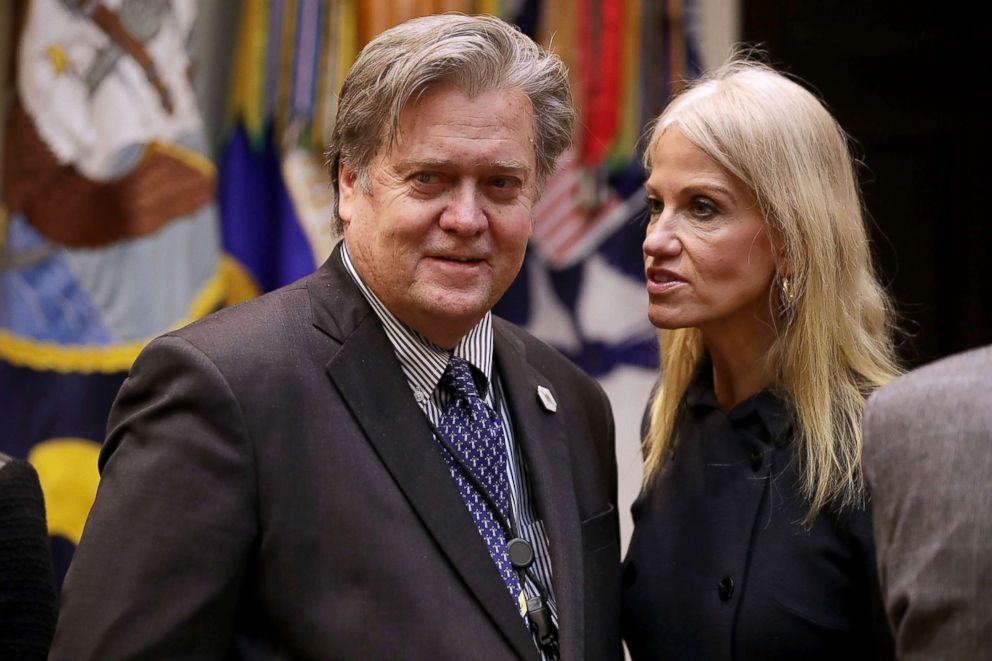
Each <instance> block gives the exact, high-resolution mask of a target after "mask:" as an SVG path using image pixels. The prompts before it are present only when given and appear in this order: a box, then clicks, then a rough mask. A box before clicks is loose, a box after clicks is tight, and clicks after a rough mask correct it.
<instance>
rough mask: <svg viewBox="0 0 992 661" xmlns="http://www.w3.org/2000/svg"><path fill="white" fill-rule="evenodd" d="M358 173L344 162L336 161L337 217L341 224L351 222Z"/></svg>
mask: <svg viewBox="0 0 992 661" xmlns="http://www.w3.org/2000/svg"><path fill="white" fill-rule="evenodd" d="M357 189H358V173H357V172H355V170H353V169H352V168H351V167H349V166H348V165H347V164H345V163H344V161H342V162H340V163H338V218H340V219H341V223H342V224H343V225H347V224H348V223H350V222H351V216H352V212H353V211H354V206H355V196H356V195H358V190H357Z"/></svg>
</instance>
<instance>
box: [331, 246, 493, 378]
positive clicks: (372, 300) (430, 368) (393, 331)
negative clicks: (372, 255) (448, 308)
mask: <svg viewBox="0 0 992 661" xmlns="http://www.w3.org/2000/svg"><path fill="white" fill-rule="evenodd" d="M341 261H342V262H343V263H344V267H345V270H346V271H348V273H349V275H351V277H352V279H353V280H354V281H355V284H356V285H357V286H358V289H359V291H361V292H362V295H363V296H365V299H366V300H367V301H368V302H369V305H370V306H371V307H372V310H373V311H374V312H375V314H376V316H377V317H378V318H379V321H380V322H381V323H382V327H383V329H384V330H385V331H386V336H387V337H388V338H389V342H390V344H392V345H393V350H394V351H395V352H396V357H397V358H398V359H399V361H400V365H401V367H402V368H403V372H404V374H406V376H407V380H408V381H409V382H410V387H411V388H412V389H413V391H414V392H415V393H416V392H417V391H418V390H420V391H423V392H426V393H432V392H434V389H435V388H437V384H438V382H439V381H440V380H441V375H442V374H443V373H444V369H445V368H446V367H447V366H448V359H449V358H450V357H451V356H452V355H454V356H458V357H459V358H464V359H465V360H467V361H468V362H469V364H471V365H472V366H473V367H474V368H475V369H476V370H478V372H479V373H480V374H482V375H483V376H484V377H485V384H484V387H485V388H484V389H483V392H482V395H483V397H485V394H486V393H485V389H487V388H488V387H489V384H490V383H492V367H493V322H492V313H491V312H486V314H485V316H483V317H482V319H480V320H479V323H477V324H476V325H475V326H473V327H472V328H471V329H470V330H469V331H468V333H466V334H465V336H464V337H462V339H460V340H459V341H458V344H456V345H455V348H454V349H453V350H452V351H450V352H449V351H447V350H446V349H443V348H441V347H439V346H437V345H436V344H434V343H433V342H431V341H430V340H428V339H427V338H426V337H424V336H423V335H421V334H420V333H418V332H417V331H415V330H413V329H412V328H410V327H409V326H407V325H406V324H404V323H403V322H402V321H400V320H399V319H397V318H396V316H395V315H394V314H393V313H392V312H390V311H389V310H388V309H387V308H386V306H385V305H383V303H382V301H380V300H379V297H378V296H376V295H375V292H373V291H372V289H371V288H370V287H369V286H368V285H367V284H366V283H365V281H364V280H362V277H361V276H360V275H359V274H358V271H357V270H356V269H355V266H354V264H353V263H352V261H351V255H350V253H349V252H348V244H347V242H344V241H342V243H341Z"/></svg>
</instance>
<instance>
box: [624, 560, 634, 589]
mask: <svg viewBox="0 0 992 661" xmlns="http://www.w3.org/2000/svg"><path fill="white" fill-rule="evenodd" d="M636 580H637V566H636V565H635V564H634V563H633V562H628V563H627V566H626V567H624V568H623V586H624V587H625V588H629V587H630V586H631V585H633V584H634V581H636Z"/></svg>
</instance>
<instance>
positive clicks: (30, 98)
mask: <svg viewBox="0 0 992 661" xmlns="http://www.w3.org/2000/svg"><path fill="white" fill-rule="evenodd" d="M223 4H225V5H226V6H227V7H230V6H231V5H232V0H226V1H225V3H223ZM18 6H20V7H22V9H23V11H22V12H20V14H19V17H18V19H19V20H17V25H18V30H19V31H18V33H17V34H19V38H18V41H17V44H16V45H17V49H18V57H17V61H16V67H15V69H14V70H15V72H16V80H14V81H12V82H13V83H15V85H16V94H15V102H14V104H13V106H12V109H11V111H10V113H9V114H10V117H9V121H8V122H6V135H7V145H6V147H5V150H4V171H3V182H4V187H3V204H4V206H3V207H0V387H2V388H3V392H4V393H5V397H4V398H3V400H2V402H0V424H2V425H3V428H4V430H5V432H4V435H3V436H2V437H0V450H3V451H6V452H8V453H9V454H12V455H14V456H20V457H28V458H29V459H30V460H31V461H32V462H33V463H34V464H35V466H36V468H37V469H38V470H39V473H40V474H41V477H42V481H43V486H44V488H45V494H46V500H47V503H48V516H49V522H50V528H51V532H52V534H53V539H54V541H53V547H54V548H55V550H56V556H57V564H58V565H59V567H60V569H61V570H63V571H64V569H65V567H66V565H67V562H68V558H69V557H70V555H71V551H72V548H73V545H74V544H75V542H76V541H78V538H79V534H80V532H81V529H82V524H83V522H84V520H85V517H86V514H87V512H88V509H89V505H90V503H91V502H92V498H93V494H94V492H95V489H96V484H97V480H98V476H97V472H96V467H95V462H96V454H97V452H98V449H99V445H100V443H101V442H102V439H103V436H104V426H105V420H106V416H107V412H108V410H109V406H110V403H111V402H112V400H113V397H114V395H115V394H116V391H117V389H118V387H119V385H120V383H121V381H122V380H123V378H124V376H125V374H126V371H127V369H128V368H129V367H130V364H131V362H132V361H133V359H134V357H135V356H136V354H137V352H138V351H139V350H140V348H141V347H142V346H143V345H144V343H145V342H147V340H148V339H150V338H151V337H153V336H155V335H157V334H159V333H161V332H163V331H165V330H168V329H169V328H172V327H175V326H178V325H181V324H183V323H185V322H186V321H189V320H192V319H195V318H197V317H200V316H202V315H203V314H206V313H208V312H210V311H212V310H214V309H216V308H218V307H220V306H222V305H225V304H228V303H230V302H233V301H236V300H240V299H243V298H246V297H248V296H251V295H254V294H255V293H257V292H258V291H264V290H269V289H273V288H275V287H277V286H280V285H282V284H285V283H287V282H290V281H292V280H294V279H296V278H298V277H300V276H302V275H305V274H306V273H309V272H310V271H312V270H313V268H314V267H315V266H316V265H317V264H319V263H320V262H321V261H323V259H324V258H326V256H327V255H328V254H329V252H330V249H331V246H332V245H333V242H334V237H332V236H331V235H330V203H331V198H330V191H329V188H328V187H329V181H328V178H327V175H326V172H325V170H324V165H323V156H322V152H323V149H324V146H325V145H326V144H327V141H328V138H329V136H330V133H331V131H332V130H333V118H334V114H335V112H336V93H337V91H338V89H339V88H340V85H341V82H342V81H343V79H344V76H345V74H346V72H347V70H348V68H349V67H350V66H351V64H352V62H353V61H354V58H355V56H356V55H357V53H358V51H359V49H360V47H361V46H362V45H363V44H364V43H365V42H367V41H368V40H369V39H370V38H371V37H372V36H374V35H375V34H377V33H378V32H380V31H382V30H384V29H386V28H388V27H391V26H392V25H395V24H397V23H399V22H401V21H403V20H406V19H407V18H411V17H413V16H418V15H425V14H429V13H434V12H438V11H448V10H455V11H462V12H465V13H490V14H495V15H498V16H501V17H503V18H504V19H506V20H509V21H510V22H514V23H516V24H517V25H519V26H520V27H521V29H523V30H524V31H525V32H526V33H528V34H530V35H532V36H534V37H535V39H537V40H538V41H539V42H541V43H543V44H545V45H547V44H549V43H550V44H551V45H552V47H553V49H554V50H555V51H556V52H558V53H559V54H560V55H561V56H562V57H563V59H565V61H566V63H567V64H568V65H569V68H570V72H571V73H570V75H571V83H572V86H573V92H574V96H575V99H576V103H577V105H578V109H579V113H580V115H579V122H578V127H579V131H578V133H577V136H576V138H577V139H576V144H575V147H574V149H573V150H572V151H571V152H569V153H568V154H566V155H565V156H563V159H562V163H561V167H560V169H559V171H558V172H557V173H556V174H555V175H554V176H553V177H552V179H551V180H550V181H549V182H547V184H546V187H545V191H546V194H545V196H544V198H543V199H542V200H541V203H540V206H539V207H538V208H537V209H536V213H535V218H536V228H535V235H534V240H533V241H532V244H531V246H530V248H529V251H528V256H527V259H526V263H525V267H524V269H523V271H522V273H521V275H520V277H519V278H518V279H517V281H516V282H515V283H514V285H513V286H512V287H511V289H510V291H508V292H507V295H506V296H505V297H504V299H503V300H502V301H501V302H500V304H499V306H498V307H497V313H499V314H502V315H503V316H506V317H508V318H510V319H511V320H513V321H516V322H518V323H520V324H521V325H523V326H525V327H527V328H528V329H530V330H531V331H532V332H533V333H535V334H536V335H538V336H539V337H542V338H544V339H545V340H546V341H548V342H549V343H551V344H553V345H555V346H557V347H558V348H559V349H561V350H562V351H563V352H564V353H566V354H567V355H569V356H570V357H572V358H573V359H574V360H575V361H576V362H577V363H578V364H580V365H581V366H582V367H583V368H585V369H586V370H587V371H588V372H590V373H591V374H593V375H594V376H596V377H597V378H598V379H600V381H601V382H602V383H603V384H604V387H605V388H606V390H607V393H608V394H609V395H610V397H611V400H612V401H613V404H614V409H615V412H616V414H617V418H618V419H617V423H618V438H621V437H622V436H623V435H624V433H629V434H630V435H631V438H632V439H633V443H632V444H628V445H631V447H633V448H634V454H635V455H636V454H637V453H638V450H637V444H636V436H634V434H636V426H637V423H638V422H639V420H640V410H641V409H642V408H643V405H644V403H645V400H646V396H647V390H648V389H649V387H650V385H651V383H653V380H654V375H655V367H656V365H657V359H658V356H657V348H656V341H655V336H654V329H652V328H651V327H650V325H649V324H648V323H647V321H646V319H645V316H646V315H645V311H644V307H645V300H644V294H643V285H642V278H643V276H642V273H641V264H640V260H641V257H640V255H641V252H640V243H641V239H642V234H643V227H642V225H641V223H640V222H639V217H640V216H641V215H642V214H643V193H642V192H641V184H642V182H643V173H642V168H641V165H640V155H639V153H638V148H637V147H638V145H637V141H638V138H639V137H640V135H641V131H642V129H643V127H644V126H645V124H646V123H647V121H648V120H649V119H651V118H652V117H653V116H655V115H656V114H657V113H658V112H660V110H661V108H662V107H663V105H664V103H665V102H666V101H667V99H668V97H669V95H670V94H671V92H672V90H673V89H675V88H676V87H677V85H678V84H679V81H680V80H681V79H683V78H686V77H691V76H692V75H694V74H695V72H696V64H695V63H696V62H697V58H696V57H695V53H694V49H693V47H692V39H691V38H689V37H690V36H691V33H690V31H689V26H690V24H691V22H690V21H689V20H688V19H689V18H691V15H690V13H689V10H690V9H691V7H690V5H689V0H657V1H654V0H581V1H580V2H578V3H577V4H576V3H573V2H567V1H565V0H545V1H543V2H538V1H534V0H518V1H516V2H514V1H510V0H502V1H500V0H488V1H483V0H476V1H472V0H433V1H431V0H409V1H407V2H403V3H393V2H388V1H386V0H374V1H368V2H360V1H359V0H334V1H331V0H241V2H239V3H237V7H238V9H239V10H240V22H239V23H238V25H237V45H236V48H235V53H234V60H235V72H234V75H233V76H232V85H231V92H230V99H229V113H228V117H229V120H228V125H227V130H226V131H225V133H224V137H223V150H222V154H221V156H220V157H219V159H218V160H219V164H220V165H219V168H218V170H217V172H215V170H214V166H213V163H212V162H211V160H210V159H209V158H208V150H207V144H208V143H207V140H206V139H205V136H204V132H203V126H202V121H201V119H200V116H199V112H198V109H197V107H196V103H195V101H194V99H193V96H192V92H191V88H190V84H189V78H188V75H189V56H188V54H187V52H186V47H187V45H188V42H189V39H188V37H189V31H190V29H191V28H192V26H193V23H194V19H195V17H196V14H197V4H196V0H104V1H103V2H102V3H101V4H94V3H86V2H77V1H76V0H30V1H28V0H24V1H22V2H21V3H19V4H18ZM77 6H82V7H91V8H93V9H94V11H92V12H90V13H86V12H84V11H82V10H80V9H77ZM10 7H11V5H9V4H7V5H6V6H5V7H4V8H3V9H0V13H3V12H8V13H10V11H9V10H10ZM208 7H210V10H211V11H215V6H210V5H208ZM202 8H203V7H202V6H201V9H202ZM20 26H23V27H20ZM121 30H123V31H125V32H126V33H127V34H129V35H131V36H132V37H134V39H133V40H128V39H126V38H125V39H123V40H121V32H120V31H121ZM122 41H123V42H124V44H125V45H124V46H122V45H121V42H122ZM129 41H133V42H136V43H138V44H139V46H141V48H140V49H138V50H135V49H134V44H133V43H128V42H129ZM207 64H208V65H210V64H213V63H207ZM215 190H216V194H215ZM215 200H216V204H215ZM218 207H219V210H220V213H219V214H218ZM218 235H220V238H219V237H218ZM222 246H223V249H222ZM625 407H626V408H625ZM630 411H635V412H634V413H630ZM625 420H626V421H627V423H628V426H631V425H632V426H633V427H634V430H633V431H629V430H628V431H626V432H625V430H624V428H623V426H624V424H625ZM620 445H623V443H622V441H621V443H620ZM621 463H623V459H622V457H621ZM637 468H638V469H639V464H638V465H637ZM621 470H622V468H621ZM637 482H638V480H637V477H636V476H635V477H634V478H633V479H628V480H627V483H628V484H632V485H634V488H635V489H636V484H637ZM621 496H622V498H621V500H623V494H621Z"/></svg>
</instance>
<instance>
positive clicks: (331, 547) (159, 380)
mask: <svg viewBox="0 0 992 661" xmlns="http://www.w3.org/2000/svg"><path fill="white" fill-rule="evenodd" d="M572 115H573V111H572V109H571V100H570V96H569V92H568V87H567V82H566V75H565V70H564V67H563V65H562V64H561V62H560V60H559V59H558V58H556V57H555V56H552V55H549V54H547V53H545V52H544V51H542V50H541V49H540V48H538V47H537V46H536V45H535V44H534V43H533V42H531V41H530V40H529V39H527V38H526V37H524V36H523V35H522V34H520V33H519V32H518V31H516V30H514V29H513V28H511V27H510V26H508V25H506V24H505V23H502V22H501V21H499V20H497V19H494V18H489V17H466V16H456V15H444V16H433V17H428V18H423V19H417V20H413V21H409V22H407V23H405V24H402V25H400V26H398V27H396V28H393V29H392V30H389V31H387V32H385V33H383V34H381V35H380V36H379V37H377V38H376V39H375V40H374V41H372V42H371V43H370V44H368V45H367V46H366V47H365V48H364V49H363V51H362V53H361V55H360V56H359V58H358V60H357V61H356V63H355V65H354V66H353V67H352V70H351V72H350V73H349V76H348V79H347V80H346V82H345V85H344V87H343V89H342V92H341V98H340V102H339V109H338V116H337V123H336V127H335V135H334V138H333V144H332V146H331V149H330V153H329V155H330V163H331V165H332V174H333V178H334V182H335V190H336V192H337V204H338V206H337V211H336V213H337V216H338V219H337V222H338V223H339V225H340V227H341V229H342V230H343V235H344V241H343V243H341V244H339V245H338V246H337V247H336V248H335V250H334V252H333V254H332V255H331V257H330V258H329V259H328V261H327V262H326V263H325V264H324V265H323V266H322V267H321V268H320V269H319V270H318V271H317V272H316V273H315V274H314V275H313V276H310V277H308V278H305V279H304V280H302V281H300V282H299V283H296V284H294V285H290V286H289V287H286V288H284V289H282V290H279V291H276V292H274V293H272V294H269V295H266V296H263V297H262V298H260V299H257V300H255V301H251V302H249V303H247V304H244V305H242V306H239V307H236V308H232V309H229V310H225V311H222V312H220V313H218V314H216V315H213V316H211V317H209V318H207V319H205V320H203V321H202V322H200V323H197V324H194V325H192V326H189V327H187V328H185V329H183V330H180V331H177V332H175V333H171V334H169V335H167V336H165V337H163V338H160V339H158V340H156V341H155V342H153V343H152V344H150V345H149V347H148V348H147V349H146V350H145V351H144V353H143V354H142V356H141V357H140V358H139V359H138V361H137V362H136V363H135V366H134V368H133V369H132V372H131V375H130V377H129V378H128V380H127V382H126V383H125V385H124V386H123V388H122V389H121V392H120V395H119V396H118V399H117V402H116V403H115V406H114V410H113V412H112V414H111V417H110V421H109V425H108V429H109V432H108V438H107V442H106V444H105V448H104V451H103V454H102V456H101V462H100V463H101V472H102V478H101V485H100V490H99V493H98V495H97V498H96V502H95V504H94V506H93V510H92V512H91V514H90V517H89V520H88V522H87V525H86V530H85V532H84V534H83V539H82V542H81V544H80V546H79V549H78V550H77V552H76V555H75V558H74V561H73V564H72V567H71V568H70V570H69V573H68V576H67V578H66V583H65V587H64V590H63V595H62V599H63V601H62V611H61V614H60V619H59V625H58V628H57V632H56V639H55V642H54V647H53V655H52V658H54V659H63V658H64V659H97V658H98V659H119V658H137V657H142V658H144V657H154V658H160V657H161V658H221V657H224V658H227V657H234V658H273V657H276V658H305V659H463V658H464V659H509V658H529V659H538V658H542V657H543V658H556V657H557V656H558V655H559V654H560V658H563V659H583V658H585V659H597V660H598V659H609V658H618V657H619V655H620V643H619V637H618V623H617V618H618V613H617V600H618V584H619V539H618V526H617V512H616V476H615V460H614V454H613V421H612V416H611V413H610V409H609V404H608V402H607V400H606V398H605V396H604V394H603V392H602V390H601V389H600V388H599V387H598V386H597V385H596V384H595V382H594V381H592V380H591V379H590V378H589V377H587V376H585V375H584V374H582V373H581V372H580V371H579V370H578V369H577V368H575V367H574V366H573V365H571V364H570V363H569V362H567V361H566V360H565V359H563V358H562V357H561V356H560V355H559V354H557V353H556V352H555V351H553V350H552V349H550V348H548V347H547V346H545V345H544V344H542V343H540V342H539V341H537V340H535V339H533V338H532V337H530V336H529V335H527V334H526V333H524V332H523V331H521V330H519V329H517V328H515V327H513V326H511V325H510V324H507V323H505V322H503V321H502V320H499V319H496V318H493V317H492V315H491V313H490V309H491V307H492V306H493V304H494V303H495V302H496V301H497V300H498V299H499V297H500V296H501V295H502V294H503V292H504V291H505V289H506V288H507V287H508V286H509V284H510V282H511V281H512V280H513V278H514V277H515V275H516V274H517V271H518V270H519V268H520V265H521V263H522V260H523V256H524V250H525V247H526V243H527V239H528V237H529V235H530V232H531V227H532V222H533V221H532V218H531V214H530V212H531V208H532V206H533V204H534V201H535V199H536V198H537V195H538V189H539V186H540V183H541V182H542V181H543V180H544V179H545V178H546V177H547V176H548V174H549V173H550V171H551V169H552V168H553V163H554V161H555V158H556V157H557V155H558V154H559V153H561V152H562V151H563V150H564V149H565V147H566V146H567V144H568V142H569V138H570V134H571V122H572ZM469 431H471V434H469V433H468V432H469ZM476 441H478V442H476ZM477 447H479V448H483V450H484V451H485V453H487V454H486V456H480V455H479V452H478V450H477ZM516 538H521V539H516ZM532 556H535V557H533V559H532ZM531 560H532V561H531ZM527 565H529V566H528V567H526V568H524V566H527Z"/></svg>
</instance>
